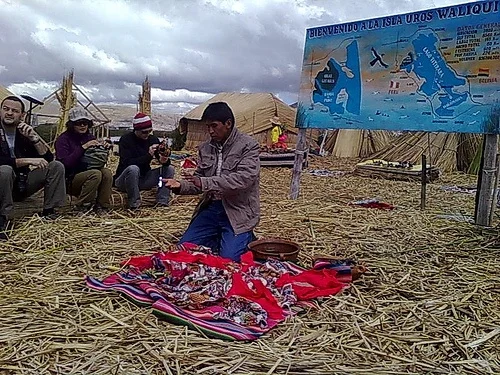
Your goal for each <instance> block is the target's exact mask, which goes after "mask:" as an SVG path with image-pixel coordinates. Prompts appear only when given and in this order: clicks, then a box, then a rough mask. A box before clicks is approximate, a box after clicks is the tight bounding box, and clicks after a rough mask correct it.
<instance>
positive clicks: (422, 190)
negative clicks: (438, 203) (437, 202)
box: [420, 154, 427, 211]
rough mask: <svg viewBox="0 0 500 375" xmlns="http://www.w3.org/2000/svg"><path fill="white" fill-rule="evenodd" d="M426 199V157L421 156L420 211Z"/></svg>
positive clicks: (423, 207) (423, 208)
mask: <svg viewBox="0 0 500 375" xmlns="http://www.w3.org/2000/svg"><path fill="white" fill-rule="evenodd" d="M426 198H427V157H426V156H425V155H424V154H422V186H421V188H420V209H421V210H422V211H423V210H425V200H426Z"/></svg>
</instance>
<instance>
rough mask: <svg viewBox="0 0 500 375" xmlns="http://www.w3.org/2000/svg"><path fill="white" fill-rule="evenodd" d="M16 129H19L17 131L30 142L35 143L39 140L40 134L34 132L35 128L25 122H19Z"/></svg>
mask: <svg viewBox="0 0 500 375" xmlns="http://www.w3.org/2000/svg"><path fill="white" fill-rule="evenodd" d="M17 129H18V130H19V133H21V135H23V136H24V137H26V138H28V139H29V140H30V141H31V142H32V143H37V142H39V141H40V136H39V135H38V134H37V133H36V131H35V129H33V128H32V127H31V126H29V125H28V124H26V123H25V122H21V123H20V124H19V125H18V126H17Z"/></svg>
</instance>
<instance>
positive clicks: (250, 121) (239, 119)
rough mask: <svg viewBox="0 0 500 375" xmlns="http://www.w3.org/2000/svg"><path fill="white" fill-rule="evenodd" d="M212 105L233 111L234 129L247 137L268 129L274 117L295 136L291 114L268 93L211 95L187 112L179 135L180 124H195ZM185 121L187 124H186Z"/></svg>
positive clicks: (182, 129)
mask: <svg viewBox="0 0 500 375" xmlns="http://www.w3.org/2000/svg"><path fill="white" fill-rule="evenodd" d="M214 102H226V103H227V104H228V105H229V106H230V107H231V109H232V110H233V113H234V116H235V120H236V126H237V127H238V129H240V130H241V131H242V132H244V133H247V134H250V135H252V134H258V133H261V132H263V131H267V130H269V129H271V127H272V125H271V121H270V120H271V118H272V117H273V116H278V117H279V119H280V122H281V124H282V125H285V126H286V129H287V130H288V131H290V132H292V133H297V129H296V128H295V112H296V110H295V109H293V108H291V107H290V106H289V105H288V104H286V103H284V102H282V101H281V100H280V99H278V98H277V97H276V96H274V95H273V94H270V93H247V94H245V93H235V92H223V93H219V94H217V95H215V96H214V97H213V98H211V99H209V100H207V101H206V102H204V103H203V104H200V105H199V106H198V107H196V108H194V109H193V110H191V111H189V112H188V113H187V114H186V115H185V116H184V117H183V118H181V120H180V124H181V131H182V132H185V131H186V130H187V129H185V128H183V123H187V121H192V120H194V121H199V120H200V119H201V115H202V114H203V111H204V110H205V108H206V107H207V106H208V105H209V104H210V103H214ZM186 120H187V121H186Z"/></svg>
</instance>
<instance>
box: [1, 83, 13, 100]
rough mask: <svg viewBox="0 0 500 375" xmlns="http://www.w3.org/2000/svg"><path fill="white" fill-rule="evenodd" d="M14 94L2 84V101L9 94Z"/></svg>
mask: <svg viewBox="0 0 500 375" xmlns="http://www.w3.org/2000/svg"><path fill="white" fill-rule="evenodd" d="M11 95H14V94H13V93H11V92H10V91H9V90H7V89H6V88H5V87H3V86H1V85H0V101H1V100H4V99H5V98H6V97H7V96H11Z"/></svg>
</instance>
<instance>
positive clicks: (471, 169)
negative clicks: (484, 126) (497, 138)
mask: <svg viewBox="0 0 500 375" xmlns="http://www.w3.org/2000/svg"><path fill="white" fill-rule="evenodd" d="M480 149H481V135H480V134H466V133H428V132H408V133H405V134H402V135H401V136H399V137H397V138H395V139H394V140H393V142H391V143H389V144H388V145H387V147H385V148H384V149H382V150H380V151H379V152H377V153H375V154H373V155H371V156H370V158H375V159H384V160H388V161H409V162H411V163H419V162H420V160H421V158H422V154H425V155H426V156H427V162H428V163H430V164H432V165H434V166H436V167H439V168H440V169H441V170H442V171H444V172H452V171H463V172H468V173H473V174H475V173H477V170H478V166H479V156H480V152H479V151H480Z"/></svg>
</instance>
